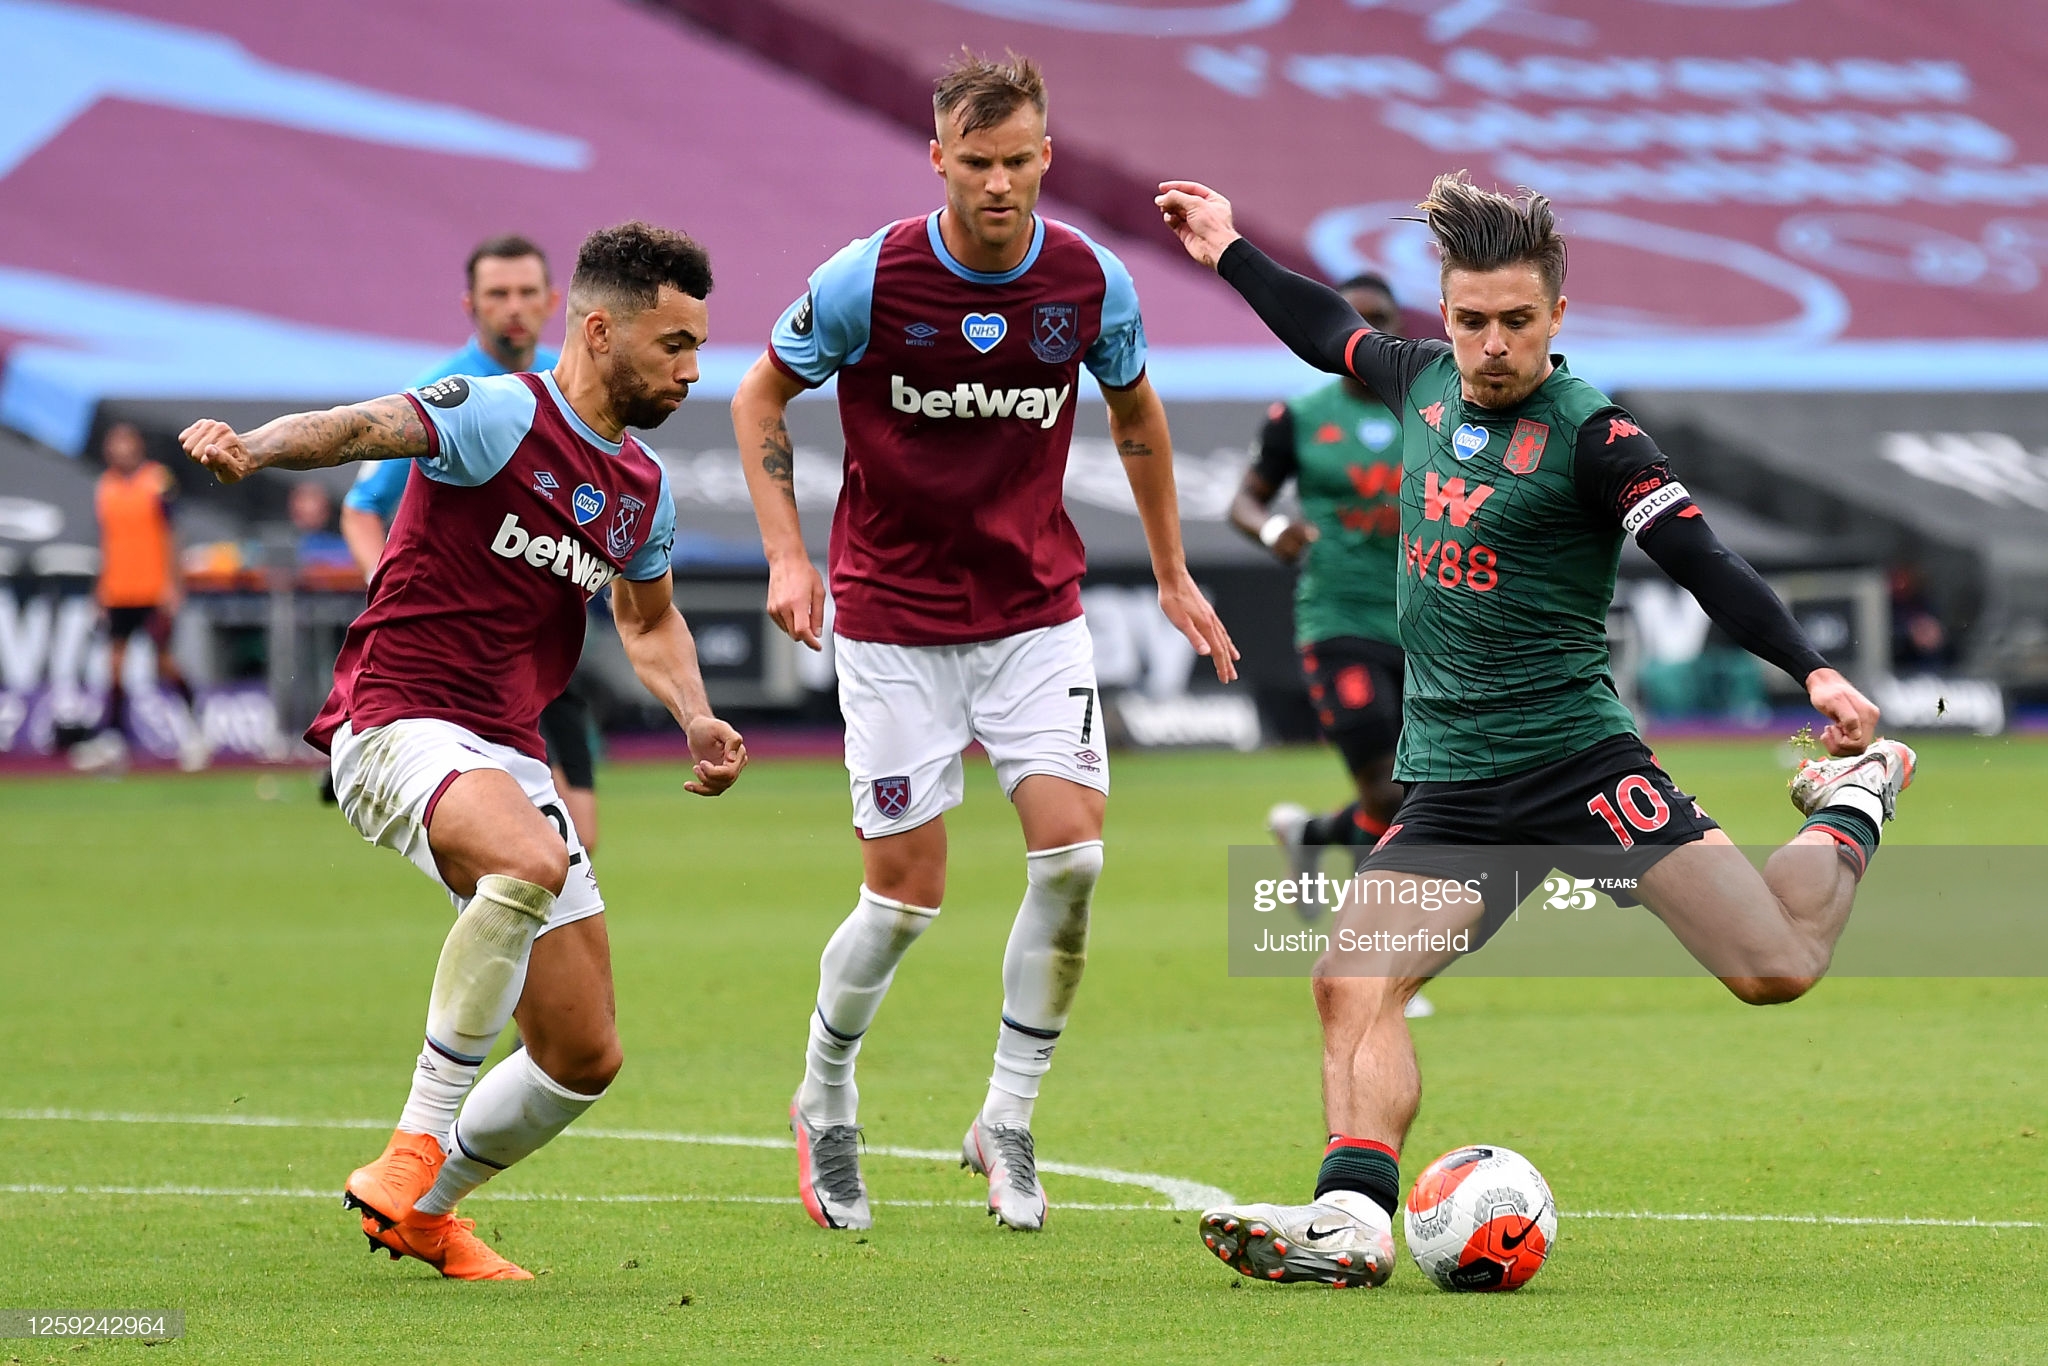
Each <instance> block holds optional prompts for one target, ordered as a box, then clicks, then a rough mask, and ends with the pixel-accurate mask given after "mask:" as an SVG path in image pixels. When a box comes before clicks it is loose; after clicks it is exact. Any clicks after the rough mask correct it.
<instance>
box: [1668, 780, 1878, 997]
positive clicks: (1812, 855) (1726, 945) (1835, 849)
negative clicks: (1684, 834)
mask: <svg viewBox="0 0 2048 1366" xmlns="http://www.w3.org/2000/svg"><path fill="white" fill-rule="evenodd" d="M1914 763H1915V756H1914V754H1913V751H1912V750H1910V749H1908V748H1907V747H1906V746H1904V745H1902V744H1900V743H1898V742H1897V741H1895V740H1879V741H1877V742H1876V743H1875V744H1873V745H1872V746H1871V747H1870V749H1869V750H1868V751H1867V752H1866V753H1864V754H1862V755H1858V756H1853V757H1849V758H1838V759H1829V760H1814V761H1810V762H1809V763H1808V764H1806V765H1805V766H1804V767H1802V768H1801V770H1800V773H1799V776H1798V777H1797V778H1796V779H1795V780H1794V784H1793V792H1792V797H1793V802H1794V804H1795V805H1797V806H1798V807H1799V808H1800V809H1801V810H1802V811H1804V812H1806V813H1807V817H1808V819H1807V823H1806V826H1805V827H1804V828H1803V829H1802V830H1801V831H1800V832H1799V834H1798V835H1797V836H1796V837H1794V838H1793V840H1792V841H1791V842H1790V843H1789V844H1786V845H1784V846H1783V847H1782V848H1780V849H1778V850H1777V851H1776V852H1774V853H1773V854H1772V855H1771V856H1770V858H1769V859H1768V860H1767V861H1766V862H1765V864H1764V867H1763V870H1762V871H1761V872H1759V871H1758V870H1757V869H1756V868H1754V867H1753V866H1751V864H1750V862H1749V860H1748V859H1747V858H1745V857H1744V856H1743V855H1742V853H1741V851H1740V850H1738V849H1736V848H1735V847H1734V845H1733V843H1732V842H1731V841H1730V840H1729V838H1728V836H1727V835H1726V834H1724V833H1723V832H1721V831H1719V830H1713V831H1709V832H1708V833H1707V835H1706V836H1705V837H1704V838H1702V839H1701V840H1699V841H1698V842H1696V843H1693V844H1688V845H1685V846H1683V847H1681V848H1679V849H1676V850H1673V851H1672V852H1671V853H1669V854H1667V855H1665V856H1664V858H1663V859H1661V860H1659V861H1658V863H1657V864H1656V866H1655V867H1653V868H1651V869H1650V870H1649V872H1648V873H1646V874H1645V875H1644V876H1643V878H1642V880H1641V884H1640V886H1639V887H1638V889H1637V895H1638V896H1639V897H1640V898H1641V900H1642V902H1643V904H1644V905H1646V906H1648V907H1649V908H1650V909H1651V911H1653V912H1654V913H1655V914H1656V915H1657V917H1658V918H1659V919H1661V920H1662V921H1663V922H1664V923H1665V924H1666V925H1668V926H1670V927H1671V932H1672V933H1673V934H1675V935H1677V936H1678V939H1679V942H1680V943H1682V944H1684V945H1685V947H1686V949H1687V950H1688V951H1689V952H1690V953H1691V954H1692V955H1693V957H1695V958H1697V959H1698V960H1699V961H1700V962H1701V964H1703V965H1704V966H1705V967H1706V968H1707V970H1708V971H1710V972H1712V973H1713V974H1714V975H1715V976H1717V977H1719V978H1720V979H1721V980H1722V982H1723V983H1725V984H1726V985H1727V987H1728V989H1729V990H1730V991H1732V992H1734V993H1735V995H1736V996H1737V997H1738V998H1739V999H1741V1000H1743V1001H1745V1002H1747V1003H1749V1004H1750V1005H1775V1004H1780V1003H1783V1002H1786V1001H1794V1000H1797V999H1798V998H1799V997H1801V996H1804V995H1805V994H1806V993H1807V992H1808V991H1811V990H1812V989H1813V986H1814V984H1815V983H1816V982H1818V981H1819V980H1820V979H1821V977H1822V976H1823V975H1824V974H1825V973H1826V972H1827V970H1828V963H1829V961H1830V959H1831V958H1832V957H1833V955H1834V950H1835V943H1836V941H1837V940H1839V939H1840V938H1841V937H1842V931H1843V929H1844V928H1845V927H1846V926H1847V925H1848V922H1849V912H1850V909H1851V907H1852V906H1853V905H1854V903H1855V899H1856V886H1857V883H1858V882H1859V881H1860V880H1861V878H1862V875H1863V872H1864V870H1865V868H1867V867H1868V865H1869V861H1870V856H1871V854H1872V853H1873V852H1874V851H1875V849H1876V847H1877V837H1878V832H1879V830H1880V828H1881V827H1882V826H1883V824H1884V822H1886V821H1888V820H1890V819H1891V815H1892V809H1893V804H1894V803H1895V801H1896V800H1897V798H1898V794H1899V792H1900V791H1901V790H1903V789H1904V788H1905V787H1906V786H1907V785H1908V784H1909V783H1911V782H1912V780H1913V766H1914Z"/></svg>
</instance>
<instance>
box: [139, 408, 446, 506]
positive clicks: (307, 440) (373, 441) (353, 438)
mask: <svg viewBox="0 0 2048 1366" xmlns="http://www.w3.org/2000/svg"><path fill="white" fill-rule="evenodd" d="M178 441H179V443H180V444H181V445H183V446H184V448H185V454H187V455H189V456H191V457H192V458H193V459H194V460H197V461H198V462H199V463H200V464H202V465H204V466H206V468H208V469H209V470H212V471H213V475H214V478H216V479H218V480H220V481H221V483H223V484H233V483H236V482H238V481H240V480H243V479H246V478H248V477H249V476H250V475H252V474H254V473H256V471H258V470H264V469H269V468H271V467H272V466H273V465H274V466H276V467H278V468H279V469H287V470H317V469H325V468H326V467H328V466H330V465H346V464H349V463H351V462H352V461H357V460H397V459H401V458H410V457H415V456H422V455H427V454H430V453H431V447H430V446H429V445H428V438H427V426H426V423H424V422H422V421H421V420H420V414H419V410H418V409H417V408H415V407H413V405H412V400H411V399H409V398H406V397H405V396H404V395H402V394H397V395H393V396H391V397H389V398H373V399H371V400H370V401H369V402H367V403H353V404H350V405H349V406H348V407H346V408H329V409H328V410H327V411H325V412H321V413H293V414H292V415H291V416H289V417H281V418H278V419H277V420H276V421H274V422H266V423H264V424H263V425H262V426H261V427H258V428H257V429H256V430H255V431H253V432H250V433H249V434H248V435H247V436H242V435H239V434H237V433H236V431H235V429H234V428H233V427H230V426H229V425H228V424H227V423H225V422H220V421H216V420H215V419H213V418H210V417H209V418H201V419H200V420H199V421H197V422H195V423H193V424H192V425H191V426H189V427H187V428H186V429H185V430H184V431H182V432H180V433H178Z"/></svg>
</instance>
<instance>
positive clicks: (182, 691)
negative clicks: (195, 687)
mask: <svg viewBox="0 0 2048 1366" xmlns="http://www.w3.org/2000/svg"><path fill="white" fill-rule="evenodd" d="M171 691H172V692H174V693H176V694H177V695H178V696H180V697H182V698H184V699H185V710H186V711H189V712H191V713H193V714H194V715H195V716H196V715H198V712H199V705H198V703H197V702H195V701H194V700H193V697H192V685H191V684H190V683H187V682H186V681H185V675H183V674H179V675H178V676H177V677H176V678H173V679H172V680H171Z"/></svg>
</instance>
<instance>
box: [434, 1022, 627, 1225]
mask: <svg viewBox="0 0 2048 1366" xmlns="http://www.w3.org/2000/svg"><path fill="white" fill-rule="evenodd" d="M602 1095H603V1093H602V1092H599V1093H598V1095H595V1096H585V1095H579V1094H577V1093H576V1092H574V1091H571V1090H569V1089H568V1088H567V1087H566V1086H563V1085H562V1084H561V1083H560V1082H558V1081H556V1080H555V1079H554V1078H553V1077H550V1076H549V1075H548V1074H547V1073H545V1072H543V1071H541V1070H540V1066H539V1064H537V1063H536V1062H534V1060H533V1059H532V1058H531V1057H529V1056H528V1055H527V1052H526V1050H525V1049H523V1048H522V1049H520V1050H519V1051H517V1052H516V1053H514V1054H512V1056H511V1057H509V1058H507V1059H505V1061H503V1062H501V1063H499V1064H498V1065H497V1066H496V1067H493V1068H492V1069H491V1070H490V1074H489V1075H487V1076H486V1077H485V1078H484V1079H483V1080H482V1081H481V1082H479V1083H477V1087H476V1090H474V1091H473V1092H471V1093H470V1097H469V1103H468V1104H467V1105H465V1106H463V1107H462V1114H461V1115H460V1116H458V1117H457V1119H456V1121H455V1127H454V1130H453V1140H454V1141H453V1142H452V1143H450V1145H449V1148H448V1160H447V1161H446V1162H444V1163H442V1164H441V1174H440V1176H438V1177H436V1178H435V1180H434V1186H433V1189H432V1190H430V1191H428V1192H427V1193H426V1194H425V1195H423V1196H421V1197H420V1199H419V1202H418V1203H417V1204H416V1205H415V1206H414V1208H415V1209H417V1210H418V1211H419V1212H420V1213H421V1214H429V1215H432V1214H446V1213H448V1212H449V1211H450V1210H453V1209H454V1208H455V1206H456V1203H457V1202H458V1201H460V1200H461V1199H462V1198H463V1197H464V1196H466V1195H468V1194H469V1193H470V1192H471V1191H473V1190H475V1189H476V1188H477V1187H478V1186H481V1185H482V1184H483V1183H484V1182H486V1181H488V1180H490V1179H491V1178H492V1177H493V1176H496V1175H497V1174H498V1173H499V1172H501V1171H503V1170H505V1168H507V1167H509V1166H511V1165H512V1164H513V1163H515V1162H518V1161H520V1160H521V1159H523V1158H526V1157H530V1156H532V1155H533V1154H534V1153H536V1152H538V1151H539V1150H540V1149H541V1148H542V1147H543V1146H544V1145H545V1144H546V1143H547V1142H548V1140H549V1139H551V1138H553V1137H554V1136H555V1135H556V1134H559V1133H560V1132H562V1130H564V1129H566V1128H568V1127H569V1125H570V1124H571V1123H572V1122H573V1121H574V1120H575V1118H576V1117H577V1116H578V1115H580V1114H582V1113H583V1112H584V1111H585V1110H588V1109H589V1108H590V1107H591V1106H593V1105H595V1104H597V1102H598V1100H599V1099H600V1098H601V1097H602Z"/></svg>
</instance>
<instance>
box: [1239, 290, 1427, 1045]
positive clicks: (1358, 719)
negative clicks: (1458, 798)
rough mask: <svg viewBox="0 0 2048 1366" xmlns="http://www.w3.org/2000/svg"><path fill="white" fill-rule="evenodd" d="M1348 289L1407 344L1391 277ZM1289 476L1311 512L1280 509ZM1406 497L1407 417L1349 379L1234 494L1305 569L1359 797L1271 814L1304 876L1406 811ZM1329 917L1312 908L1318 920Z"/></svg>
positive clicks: (1318, 669) (1266, 435)
mask: <svg viewBox="0 0 2048 1366" xmlns="http://www.w3.org/2000/svg"><path fill="white" fill-rule="evenodd" d="M1337 290H1338V292H1339V293H1340V294H1342V295H1343V296H1344V298H1345V301H1346V302H1348V303H1349V304H1350V305H1351V306H1352V307H1353V308H1355V309H1357V310H1358V312H1359V315H1360V316H1361V317H1363V318H1364V319H1365V320H1366V322H1367V323H1368V324H1369V325H1370V326H1372V327H1373V328H1374V329H1375V330H1376V331H1380V332H1384V333H1386V334H1387V335H1389V336H1394V337H1398V336H1400V335H1401V309H1400V306H1399V305H1398V304H1397V303H1395V301H1394V292H1393V289H1392V288H1391V287H1390V286H1389V285H1388V284H1387V282H1386V280H1385V279H1383V278H1382V277H1380V276H1378V275H1373V274H1369V273H1368V274H1362V275H1354V276H1352V277H1351V278H1350V279H1348V280H1345V281H1344V282H1343V283H1342V284H1340V285H1338V286H1337ZM1289 480H1292V481H1294V485H1295V488H1296V491H1297V493H1298V494H1299V495H1300V498H1301V516H1299V517H1290V516H1288V515H1287V514H1286V513H1284V512H1275V511H1274V510H1273V500H1274V499H1276V498H1278V497H1279V496H1280V491H1281V490H1282V489H1284V488H1285V487H1286V486H1287V483H1288V481H1289ZM1400 495H1401V419H1400V418H1399V416H1397V415H1396V414H1395V413H1394V412H1393V411H1392V410H1391V409H1389V408H1388V407H1387V406H1386V405H1385V404H1384V403H1381V402H1380V401H1379V399H1377V398H1375V397H1374V396H1373V393H1372V391H1371V390H1370V389H1368V388H1366V387H1365V386H1364V385H1363V384H1361V383H1359V382H1358V380H1357V379H1355V378H1353V377H1351V376H1349V375H1347V376H1344V377H1343V378H1341V379H1335V380H1332V381H1330V382H1329V383H1328V384H1325V385H1323V386H1322V387H1321V388H1319V389H1313V390H1310V391H1309V392H1308V393H1306V394H1302V395H1301V396H1299V397H1297V398H1292V399H1289V400H1287V401H1286V402H1284V403H1275V404H1274V405H1273V406H1272V407H1271V408H1269V409H1268V410H1267V412H1266V425H1265V427H1264V428H1263V429H1262V430H1261V431H1260V433H1259V445H1258V458H1257V459H1256V460H1255V461H1253V463H1252V466H1251V468H1250V469H1248V470H1246V471H1245V472H1244V480H1243V482H1241V483H1240V484H1239V485H1238V489H1237V495H1236V496H1235V497H1234V498H1232V499H1231V503H1230V522H1231V525H1232V526H1235V527H1236V528H1237V529H1238V530H1239V531H1242V532H1243V533H1244V534H1245V535H1246V536H1248V537H1250V538H1251V539H1252V540H1255V541H1257V542H1258V543H1259V544H1260V545H1263V546H1265V547H1266V549H1267V550H1269V551H1271V552H1272V553H1273V557H1274V558H1275V559H1277V560H1279V561H1280V563H1282V564H1286V565H1293V566H1296V567H1297V568H1299V569H1300V571H1301V573H1300V577H1299V578H1298V579H1296V580H1295V588H1294V639H1295V645H1296V647H1297V648H1298V649H1299V650H1300V652H1301V673H1302V679H1303V681H1304V682H1306V683H1307V685H1308V693H1309V701H1310V702H1311V703H1313V704H1314V706H1315V709H1316V723H1317V724H1318V725H1319V726H1320V727H1321V728H1322V733H1323V738H1324V739H1326V740H1328V741H1329V742H1330V743H1331V744H1333V745H1335V746H1336V747H1337V752H1338V754H1339V755H1341V756H1342V757H1343V760H1344V767H1345V769H1346V770H1347V771H1348V772H1349V773H1350V774H1351V782H1352V785H1353V787H1354V788H1355V790H1356V796H1355V799H1354V800H1353V801H1351V802H1350V803H1349V804H1348V805H1346V806H1344V807H1342V808H1341V809H1339V810H1336V811H1331V812H1326V813H1324V814H1322V815H1315V814H1313V813H1311V812H1310V811H1309V810H1308V809H1307V808H1306V807H1304V806H1302V805H1300V804H1299V803H1297V802H1281V803H1279V804H1278V805H1276V806H1274V808H1273V809H1272V810H1271V811H1270V812H1269V813H1267V816H1266V826H1267V828H1268V829H1270V830H1271V831H1272V832H1273V838H1274V839H1276V840H1278V841H1279V843H1280V846H1281V848H1283V849H1285V850H1286V851H1287V856H1288V861H1289V863H1290V864H1291V865H1292V867H1293V870H1294V871H1295V872H1297V873H1300V872H1313V871H1314V870H1315V869H1316V868H1317V866H1318V865H1319V862H1320V858H1321V854H1322V851H1323V850H1324V849H1325V848H1327V847H1328V846H1330V845H1344V846H1349V847H1353V848H1357V849H1361V850H1363V849H1370V848H1371V847H1372V846H1373V845H1374V844H1376V843H1378V842H1379V838H1380V836H1382V835H1384V834H1386V833H1387V824H1388V822H1390V821H1391V820H1392V819H1393V818H1394V810H1395V808H1396V807H1398V806H1400V804H1401V793H1402V791H1403V788H1402V785H1401V784H1400V783H1397V782H1395V781H1394V742H1395V740H1396V739H1398V738H1399V736H1400V733H1401V674H1402V660H1401V631H1400V625H1399V623H1398V622H1397V621H1396V620H1395V615H1394V590H1395V588H1396V587H1397V586H1398V584H1399V582H1400V555H1401V502H1400ZM1318 913H1319V911H1318V908H1315V907H1304V908H1302V914H1303V915H1304V916H1305V917H1306V916H1313V915H1316V914H1318ZM1407 1010H1408V1015H1409V1017H1410V1018H1411V1019H1412V1018H1418V1017H1421V1016H1424V1015H1429V1014H1432V1013H1434V1008H1433V1007H1432V1006H1431V1005H1430V1002H1429V1000H1428V998H1426V997H1423V996H1420V995H1418V996H1416V997H1414V998H1413V999H1412V1000H1410V1001H1409V1002H1408V1006H1407Z"/></svg>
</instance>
